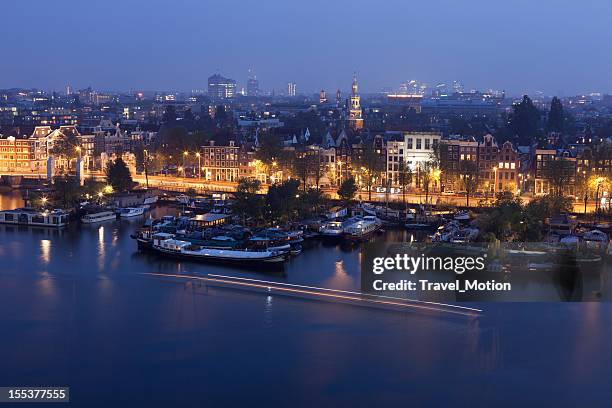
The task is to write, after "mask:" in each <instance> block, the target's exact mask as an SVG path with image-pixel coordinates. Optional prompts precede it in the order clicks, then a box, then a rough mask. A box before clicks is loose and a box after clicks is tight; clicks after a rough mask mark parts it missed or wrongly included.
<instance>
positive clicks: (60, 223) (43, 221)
mask: <svg viewBox="0 0 612 408" xmlns="http://www.w3.org/2000/svg"><path fill="white" fill-rule="evenodd" d="M68 215H69V214H68V212H67V211H64V210H51V211H49V210H43V211H39V210H35V209H34V208H17V209H15V210H6V211H0V223H2V224H14V225H30V226H37V227H65V226H66V225H68V218H69V217H68Z"/></svg>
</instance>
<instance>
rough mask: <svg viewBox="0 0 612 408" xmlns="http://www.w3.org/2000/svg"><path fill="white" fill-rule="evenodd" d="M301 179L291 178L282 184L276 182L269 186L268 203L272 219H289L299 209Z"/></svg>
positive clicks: (283, 220)
mask: <svg viewBox="0 0 612 408" xmlns="http://www.w3.org/2000/svg"><path fill="white" fill-rule="evenodd" d="M299 188H300V182H299V180H295V179H289V180H286V181H284V182H282V183H280V184H274V185H272V186H270V187H269V188H268V193H267V194H266V204H267V205H268V209H269V212H268V214H269V215H270V217H271V219H272V220H273V221H277V220H281V221H282V222H285V221H288V220H290V219H291V218H292V216H293V215H294V213H295V211H296V209H297V202H298V201H297V200H298V198H299V194H298V192H299Z"/></svg>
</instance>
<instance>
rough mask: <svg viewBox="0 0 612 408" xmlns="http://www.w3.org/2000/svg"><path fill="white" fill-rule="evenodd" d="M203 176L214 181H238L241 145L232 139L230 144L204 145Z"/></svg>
mask: <svg viewBox="0 0 612 408" xmlns="http://www.w3.org/2000/svg"><path fill="white" fill-rule="evenodd" d="M201 154H202V159H201V166H202V169H201V170H202V178H204V179H206V180H212V181H238V179H239V178H240V177H239V173H240V167H241V166H240V147H238V146H236V144H235V142H234V141H233V140H230V142H229V146H215V142H214V141H212V140H211V141H210V145H208V146H203V147H202V153H201Z"/></svg>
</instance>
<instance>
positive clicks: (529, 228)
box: [478, 192, 572, 242]
mask: <svg viewBox="0 0 612 408" xmlns="http://www.w3.org/2000/svg"><path fill="white" fill-rule="evenodd" d="M571 210H572V200H571V198H568V197H562V196H555V195H547V196H543V197H538V198H535V199H533V200H531V201H530V202H529V203H528V204H526V205H525V204H523V203H522V201H521V199H520V198H519V197H516V196H514V195H513V194H511V193H509V192H504V193H499V194H498V195H497V199H496V202H495V204H494V206H493V207H492V208H491V209H490V210H489V211H488V212H487V213H485V214H483V215H481V216H480V217H479V218H478V224H479V225H478V226H479V228H480V230H481V238H482V239H483V240H485V241H493V240H495V239H497V240H500V241H513V240H514V241H523V242H539V241H541V240H542V239H543V238H544V235H545V234H546V232H547V230H546V228H545V223H546V220H547V219H549V218H550V217H552V216H554V215H557V214H560V213H567V212H571Z"/></svg>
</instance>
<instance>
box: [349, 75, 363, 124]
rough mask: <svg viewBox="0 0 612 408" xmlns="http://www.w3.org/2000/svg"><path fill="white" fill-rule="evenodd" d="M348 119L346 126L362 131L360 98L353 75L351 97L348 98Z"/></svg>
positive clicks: (355, 77)
mask: <svg viewBox="0 0 612 408" xmlns="http://www.w3.org/2000/svg"><path fill="white" fill-rule="evenodd" d="M349 102H350V103H349V117H348V122H349V123H348V124H349V127H350V128H351V129H354V130H359V129H363V117H362V112H361V98H360V97H359V93H358V88H357V75H356V74H354V75H353V85H352V86H351V96H350V98H349Z"/></svg>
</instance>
